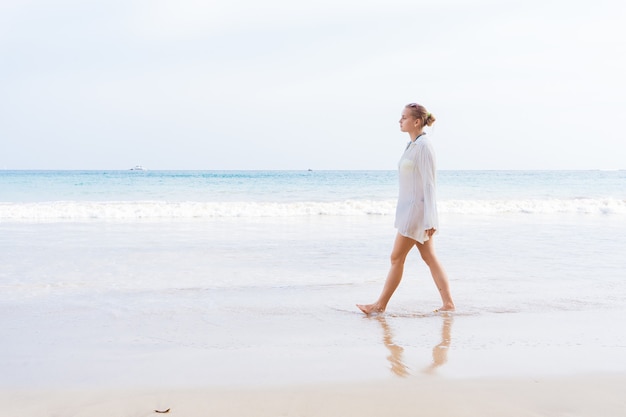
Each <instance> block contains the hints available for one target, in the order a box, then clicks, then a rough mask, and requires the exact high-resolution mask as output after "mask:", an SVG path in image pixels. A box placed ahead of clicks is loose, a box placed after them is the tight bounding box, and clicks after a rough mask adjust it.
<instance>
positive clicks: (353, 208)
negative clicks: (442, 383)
mask: <svg viewBox="0 0 626 417" xmlns="http://www.w3.org/2000/svg"><path fill="white" fill-rule="evenodd" d="M438 207H439V211H440V213H452V214H482V215H493V214H504V213H509V214H515V213H517V214H585V215H620V216H621V215H626V201H625V200H619V199H610V198H603V199H562V200H559V199H547V200H533V199H529V200H443V201H440V202H439V204H438ZM394 212H395V200H380V201H376V200H344V201H336V202H314V201H303V202H284V203H278V202H250V201H248V202H195V201H186V202H167V201H106V202H101V201H54V202H37V203H0V222H56V221H94V220H110V221H118V220H119V221H132V220H153V221H163V220H174V219H181V220H193V219H210V218H222V217H303V216H369V215H380V216H388V215H393V214H394Z"/></svg>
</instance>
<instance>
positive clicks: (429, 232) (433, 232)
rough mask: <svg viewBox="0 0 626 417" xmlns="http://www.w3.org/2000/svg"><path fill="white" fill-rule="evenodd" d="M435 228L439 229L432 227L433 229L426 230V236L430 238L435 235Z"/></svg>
mask: <svg viewBox="0 0 626 417" xmlns="http://www.w3.org/2000/svg"><path fill="white" fill-rule="evenodd" d="M435 230H437V229H435V228H434V227H433V228H431V229H428V230H427V231H426V236H428V238H431V237H433V235H434V234H435Z"/></svg>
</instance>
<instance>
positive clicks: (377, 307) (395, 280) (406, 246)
mask: <svg viewBox="0 0 626 417" xmlns="http://www.w3.org/2000/svg"><path fill="white" fill-rule="evenodd" d="M416 243H417V242H416V241H415V240H413V239H411V238H408V237H405V236H402V235H401V234H400V233H398V234H397V235H396V240H395V242H394V244H393V250H392V251H391V267H390V268H389V273H388V274H387V280H386V281H385V286H384V287H383V291H382V292H381V293H380V296H379V297H378V300H376V302H374V303H373V304H357V305H356V306H357V307H358V308H359V309H360V310H361V311H362V312H364V313H365V314H368V315H369V314H372V313H382V312H383V311H385V309H386V308H387V303H388V302H389V299H390V298H391V296H392V295H393V293H394V291H395V290H396V288H398V285H399V284H400V281H401V280H402V273H403V272H404V261H405V259H406V256H407V255H408V253H409V251H410V250H411V249H412V248H413V246H414V245H415V244H416Z"/></svg>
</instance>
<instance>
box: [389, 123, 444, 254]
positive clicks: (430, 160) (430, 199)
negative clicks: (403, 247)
mask: <svg viewBox="0 0 626 417" xmlns="http://www.w3.org/2000/svg"><path fill="white" fill-rule="evenodd" d="M435 169H436V168H435V150H434V149H433V146H432V144H431V142H430V140H429V139H427V138H426V136H425V135H422V136H419V137H418V138H417V140H416V141H415V142H410V143H409V145H408V146H407V148H406V150H405V151H404V153H403V154H402V158H400V162H399V163H398V172H399V175H398V177H399V180H400V190H399V194H398V206H397V207H396V221H395V227H396V228H397V229H398V233H400V234H401V235H402V236H406V237H409V238H411V239H414V240H416V241H418V242H419V243H424V242H426V241H427V240H428V235H427V234H426V230H428V229H432V228H435V229H439V218H438V216H437V199H436V195H435V182H436V178H435Z"/></svg>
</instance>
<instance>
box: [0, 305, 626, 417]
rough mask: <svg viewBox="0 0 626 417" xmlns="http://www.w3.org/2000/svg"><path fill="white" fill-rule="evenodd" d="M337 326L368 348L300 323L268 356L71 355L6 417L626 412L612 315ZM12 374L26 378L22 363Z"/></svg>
mask: <svg viewBox="0 0 626 417" xmlns="http://www.w3.org/2000/svg"><path fill="white" fill-rule="evenodd" d="M333 314H334V313H333ZM335 317H340V318H341V317H343V319H342V320H337V321H336V324H337V325H341V326H343V325H345V324H346V323H348V322H351V323H352V326H353V328H352V329H351V330H350V332H351V334H352V335H353V336H354V339H353V340H354V343H350V342H348V341H347V340H346V341H340V340H339V339H338V338H339V337H340V335H341V334H342V333H345V332H346V330H345V329H343V328H341V327H340V326H337V327H330V326H328V324H329V323H328V322H326V319H324V318H322V319H320V320H318V319H313V318H309V319H302V318H299V325H302V326H304V327H306V328H307V329H308V331H307V332H306V334H301V335H300V336H298V337H292V336H293V335H290V332H291V331H293V329H294V328H295V326H293V327H291V328H289V326H288V324H287V322H288V318H287V317H282V318H280V317H278V318H277V317H276V316H275V317H273V319H272V321H273V322H274V323H275V324H276V326H275V327H274V328H269V327H267V326H259V324H260V323H261V322H260V321H257V320H254V319H250V322H249V324H252V325H251V326H248V327H246V332H247V333H251V335H249V337H250V338H255V339H256V340H258V341H259V342H258V343H257V344H255V345H246V346H244V345H243V344H240V345H238V346H232V345H231V346H225V347H223V348H221V349H202V348H199V347H197V346H196V347H178V348H172V347H170V348H168V349H156V348H155V347H154V346H152V347H148V346H146V347H144V349H139V350H138V349H135V352H130V351H126V352H124V354H123V355H122V354H119V352H118V353H117V355H116V353H115V352H114V350H111V349H107V350H106V351H101V352H96V351H95V350H94V348H93V346H91V347H89V346H87V345H85V346H83V347H82V349H80V348H79V349H71V348H70V347H69V346H64V348H67V349H69V351H68V354H67V356H66V357H65V358H64V359H63V358H61V357H59V356H55V355H53V356H54V360H56V361H59V362H58V363H46V362H45V360H44V359H42V358H37V359H36V360H34V361H33V360H32V359H33V358H31V362H33V363H34V364H35V365H36V366H38V367H40V368H39V371H41V378H42V379H40V380H36V374H37V370H34V369H29V364H28V363H27V362H28V361H27V360H24V363H22V364H21V367H22V368H23V370H24V371H25V373H26V374H31V376H30V380H29V381H25V382H24V383H23V384H17V386H14V387H6V386H5V387H4V388H3V389H2V390H1V391H0V401H1V402H2V408H1V409H0V416H2V417H5V416H6V417H15V416H20V417H42V416H49V417H53V416H54V417H56V416H75V417H81V416H85V417H87V416H89V417H99V416H102V417H110V416H120V417H144V416H152V415H155V416H156V415H165V414H167V415H172V416H187V417H200V416H259V417H263V416H268V417H270V416H272V417H273V416H311V417H315V416H320V417H322V416H324V417H329V416H381V415H394V416H416V415H420V416H421V415H424V416H453V417H455V416H468V417H470V416H494V417H496V416H498V417H499V416H512V417H517V416H519V417H525V416H528V417H531V416H532V417H536V416H554V417H562V416H567V417H577V416H580V417H596V416H603V417H612V416H616V417H617V416H623V415H624V410H625V409H626V401H625V399H624V396H623V387H624V386H626V364H625V363H624V361H623V352H624V347H623V342H624V340H623V336H622V335H621V334H620V333H615V332H613V331H606V329H605V328H600V327H598V326H594V323H598V322H600V321H601V320H603V318H605V317H603V315H601V314H591V313H575V312H566V313H563V314H560V315H559V314H554V313H550V314H546V313H543V312H540V313H536V314H524V313H520V314H491V315H489V314H488V315H474V314H467V315H464V314H463V313H459V314H458V315H456V316H455V315H446V316H437V315H433V314H423V315H406V314H388V315H386V316H382V317H374V318H364V317H360V316H359V314H358V313H355V314H352V313H348V312H345V314H344V313H341V314H339V316H335ZM315 321H318V322H319V321H322V322H325V324H324V325H317V326H316V325H315V324H314V323H315ZM555 323H558V325H555ZM615 324H616V326H617V327H615V328H614V329H619V328H622V327H621V326H623V325H624V320H623V319H617V318H616V320H615ZM507 326H508V327H507ZM281 328H282V329H283V330H280V329H281ZM285 328H287V330H288V331H287V332H285V331H284V329H285ZM255 329H256V330H255ZM516 329H517V330H516ZM601 329H604V330H601ZM363 332H367V335H366V334H364V333H363ZM264 333H265V337H264V336H263V334H264ZM311 340H317V342H311ZM101 342H102V343H104V341H103V340H102V341H101ZM305 345H308V346H305ZM18 358H19V356H18ZM50 360H51V362H54V361H53V360H52V356H51V357H50ZM7 363H8V361H6V359H5V364H7ZM9 364H10V365H11V366H10V368H12V369H13V370H14V371H17V370H19V369H20V364H16V363H15V358H14V361H13V362H11V363H9ZM4 378H5V381H6V379H7V376H6V375H5V377H4ZM9 379H10V378H9ZM16 379H19V376H18V375H16ZM157 410H158V411H166V410H169V412H168V413H163V414H161V413H157V412H156V411H157Z"/></svg>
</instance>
